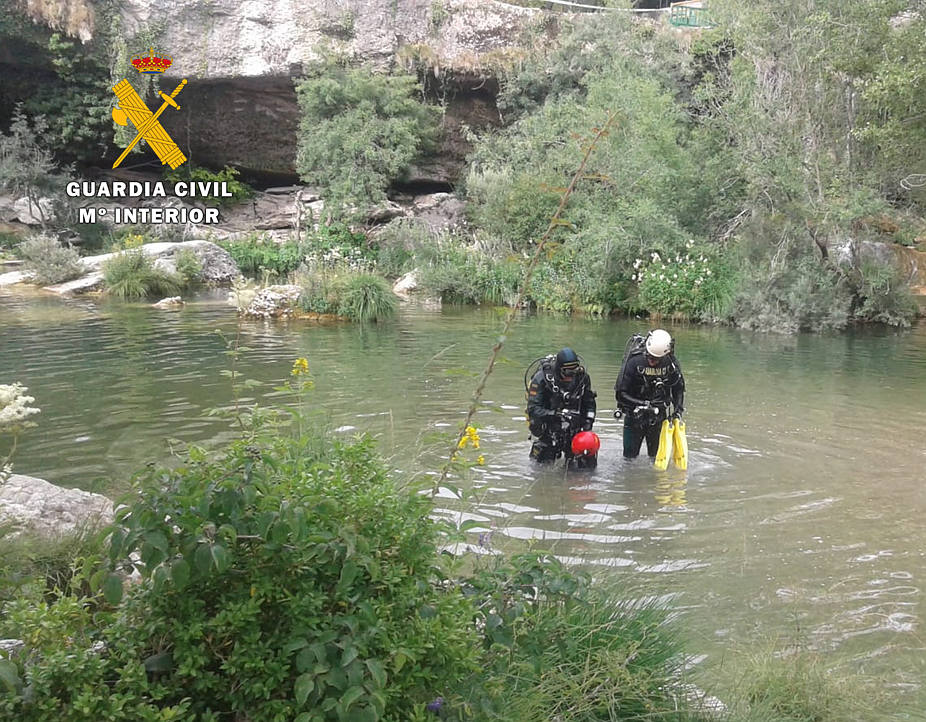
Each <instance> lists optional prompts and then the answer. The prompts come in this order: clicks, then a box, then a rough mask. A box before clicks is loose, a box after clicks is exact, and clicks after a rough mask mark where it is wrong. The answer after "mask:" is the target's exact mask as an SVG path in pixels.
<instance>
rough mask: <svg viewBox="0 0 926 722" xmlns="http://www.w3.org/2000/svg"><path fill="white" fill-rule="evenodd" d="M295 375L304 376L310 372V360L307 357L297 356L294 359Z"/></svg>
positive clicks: (293, 373) (293, 371)
mask: <svg viewBox="0 0 926 722" xmlns="http://www.w3.org/2000/svg"><path fill="white" fill-rule="evenodd" d="M291 373H292V375H293V376H302V375H303V374H307V373H309V361H308V359H306V358H297V359H296V360H295V361H293V370H292V372H291Z"/></svg>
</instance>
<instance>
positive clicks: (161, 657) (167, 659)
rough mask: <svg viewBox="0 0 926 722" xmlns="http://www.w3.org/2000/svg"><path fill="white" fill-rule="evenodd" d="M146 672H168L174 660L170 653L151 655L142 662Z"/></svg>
mask: <svg viewBox="0 0 926 722" xmlns="http://www.w3.org/2000/svg"><path fill="white" fill-rule="evenodd" d="M143 664H144V665H145V671H146V672H170V671H171V670H172V669H173V668H174V658H173V655H171V653H170V652H161V653H160V654H152V655H151V656H150V657H148V658H147V659H145V661H144V662H143Z"/></svg>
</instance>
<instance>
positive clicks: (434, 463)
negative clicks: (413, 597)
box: [0, 292, 926, 718]
mask: <svg viewBox="0 0 926 722" xmlns="http://www.w3.org/2000/svg"><path fill="white" fill-rule="evenodd" d="M502 321H503V312H499V311H497V310H490V309H468V308H467V309H455V308H445V309H443V310H442V311H441V310H430V309H425V308H417V307H409V308H404V309H403V310H402V311H401V313H400V316H399V318H398V319H397V320H396V321H394V322H391V323H388V324H383V325H379V326H375V325H374V326H368V327H365V328H360V327H357V326H354V325H347V324H343V325H318V324H314V323H308V322H298V323H297V322H290V323H288V324H287V323H267V324H265V323H262V322H245V323H243V324H242V326H241V327H240V340H241V343H242V344H244V345H247V346H249V347H251V348H252V349H253V350H251V351H249V352H247V353H245V354H243V356H242V359H241V361H240V370H241V371H242V373H243V375H244V376H245V377H248V378H254V379H258V380H260V381H262V382H264V385H263V386H262V387H261V388H259V389H257V391H256V392H255V395H256V396H257V397H259V398H262V399H266V402H268V403H269V402H271V401H272V400H273V397H274V392H273V391H272V387H273V386H275V385H279V384H280V383H281V382H282V381H283V380H285V379H286V378H287V377H288V374H289V370H290V368H291V365H292V362H293V360H294V359H295V358H297V357H299V356H305V357H307V358H308V360H309V364H310V367H311V369H312V372H313V374H314V377H315V381H316V389H315V391H314V392H312V395H311V397H310V399H311V403H312V404H313V405H314V406H316V407H318V408H322V409H324V411H325V412H326V414H327V416H328V418H329V420H330V425H331V427H332V428H333V429H335V433H338V434H345V435H350V434H355V433H358V432H368V433H370V434H372V435H373V436H375V437H376V438H377V439H378V440H379V443H380V448H381V450H382V453H383V455H384V456H385V457H386V458H387V461H388V464H389V467H390V468H392V469H395V470H396V473H397V474H399V475H403V476H405V477H407V476H410V475H411V474H422V473H434V472H435V470H436V469H438V468H439V467H440V464H441V463H442V461H443V459H444V457H445V455H446V453H447V447H446V443H444V444H441V443H440V442H438V441H437V440H436V438H435V432H439V431H445V432H450V431H453V430H455V429H456V428H457V425H458V423H459V422H460V421H461V419H462V417H463V414H464V413H465V410H466V407H467V405H468V403H469V399H470V397H471V394H472V391H473V388H474V386H475V383H476V376H477V375H478V373H479V372H481V371H482V369H483V367H484V366H485V364H486V361H487V359H488V354H489V350H490V348H491V346H492V344H493V343H494V342H495V340H496V338H497V335H498V333H499V331H500V328H501V325H502ZM645 327H646V325H645V322H642V321H639V322H638V321H633V320H626V319H623V320H584V319H573V318H560V317H551V316H532V315H525V316H524V317H523V318H521V319H519V320H518V322H517V324H516V326H515V328H514V331H513V333H512V334H511V337H510V338H509V339H508V343H507V344H506V346H505V348H504V350H503V352H502V356H503V359H502V361H501V362H500V363H499V365H498V366H497V367H496V370H495V372H494V373H493V375H492V377H491V378H490V380H489V382H488V385H487V387H486V391H485V395H484V399H485V402H486V406H485V407H484V409H483V410H482V411H481V412H480V413H479V414H478V415H477V417H476V420H477V425H478V427H479V433H480V436H481V439H482V442H481V449H480V451H481V452H482V453H483V454H484V456H485V466H483V467H477V468H475V469H474V470H473V472H472V475H473V478H472V479H471V480H470V481H469V482H468V483H471V484H472V486H473V487H474V488H475V490H476V494H475V500H474V501H471V502H468V503H466V504H465V505H461V504H460V503H459V502H458V501H457V500H456V499H454V498H453V497H452V494H450V493H449V492H446V491H445V492H442V493H441V494H440V495H439V498H438V499H437V508H436V510H435V513H436V514H438V515H445V516H448V517H452V518H454V519H459V518H461V513H462V518H473V519H476V520H477V521H479V522H480V523H481V524H483V525H484V527H483V528H484V529H486V530H491V532H492V533H491V542H490V543H491V545H492V546H493V547H496V548H506V547H512V546H522V545H523V543H524V542H523V541H521V540H527V539H539V540H543V541H542V542H541V543H542V545H543V546H544V547H546V548H550V549H552V550H553V551H554V552H555V553H556V554H557V555H559V556H560V557H561V558H562V559H564V560H567V561H570V562H575V563H581V564H585V565H589V568H591V569H592V570H593V571H594V572H595V573H596V574H599V575H608V574H612V575H617V574H625V573H629V572H632V573H634V574H635V578H636V579H638V580H640V579H642V580H644V581H645V582H646V584H647V587H648V588H650V589H651V590H652V592H653V593H654V594H656V595H659V596H664V597H665V598H666V599H667V600H670V603H671V604H672V605H673V606H674V607H675V608H677V609H679V610H680V616H681V619H682V627H683V628H684V629H685V630H686V632H687V633H688V637H689V640H688V646H689V649H690V651H691V652H692V654H695V655H704V658H705V660H706V661H705V663H706V664H707V665H710V664H719V663H721V662H722V661H723V660H724V655H725V653H726V652H727V651H729V650H731V649H733V648H739V649H741V650H742V649H743V648H748V647H749V646H750V645H751V644H760V643H763V642H764V641H765V640H768V639H769V638H778V639H779V641H780V643H779V646H782V645H783V644H784V642H783V641H782V640H787V641H789V642H794V643H800V644H804V645H808V646H810V647H812V648H814V649H818V650H823V651H834V650H836V651H838V652H839V653H840V654H839V657H840V659H850V660H852V663H853V665H854V666H855V667H856V669H859V670H861V671H863V672H865V673H868V674H874V675H880V676H882V677H883V679H884V682H885V685H886V686H887V687H888V689H890V690H891V691H892V695H891V696H892V697H895V698H896V699H897V700H898V701H900V700H904V701H905V703H910V702H912V703H913V705H914V706H915V707H920V708H926V690H923V689H922V688H921V680H923V679H924V678H926V674H924V673H926V654H924V647H926V644H924V640H923V637H922V621H923V617H924V615H926V609H924V606H923V602H924V591H923V584H924V581H923V579H924V574H926V561H924V550H926V488H924V482H926V444H924V442H923V434H924V432H926V326H924V325H923V324H920V325H919V326H917V327H914V328H913V329H912V330H908V331H893V330H884V329H877V330H865V331H858V332H854V333H850V334H847V335H834V336H816V335H800V336H796V337H782V336H768V335H758V334H751V333H745V332H740V331H736V330H731V329H723V328H708V327H699V326H671V325H670V326H668V328H669V330H670V331H672V333H673V334H674V335H675V336H676V338H677V351H678V357H679V360H680V362H681V364H682V367H683V369H684V372H685V376H686V379H687V383H688V394H687V396H686V402H687V403H686V406H687V413H686V421H687V424H688V441H689V448H690V462H689V468H688V471H687V473H685V472H681V471H678V470H675V469H673V468H672V467H671V466H670V469H669V470H668V471H666V472H657V471H655V470H654V469H653V468H652V467H651V466H650V465H649V464H648V463H647V462H646V461H643V460H638V461H634V462H627V461H624V460H623V459H622V458H621V455H620V452H621V441H620V439H621V428H620V425H619V423H618V422H616V421H614V419H613V418H612V417H611V411H612V410H613V408H614V396H613V391H612V388H613V384H614V379H615V377H616V375H617V371H618V366H619V363H620V354H621V352H622V350H623V346H624V342H625V340H626V338H627V336H628V335H629V334H630V333H631V332H632V331H634V330H643V329H645ZM236 328H237V320H236V317H235V315H234V312H233V311H232V309H231V308H229V307H228V306H227V305H225V303H224V299H223V298H222V297H220V296H219V295H215V296H209V295H204V296H202V297H200V298H199V299H198V300H197V301H195V302H193V303H189V304H187V306H186V307H184V308H183V309H181V310H178V311H162V310H156V309H152V308H150V307H149V306H147V305H125V304H116V303H112V304H108V303H105V302H100V301H93V300H87V299H71V300H61V299H52V298H46V297H21V296H15V295H4V294H3V292H0V383H10V382H13V381H20V382H22V383H24V384H26V385H27V386H28V387H29V389H30V394H32V395H34V396H35V398H36V402H35V405H37V406H39V407H40V408H41V409H42V413H41V414H40V415H39V416H38V417H36V419H37V421H38V424H39V426H38V428H36V429H34V430H31V431H29V432H28V433H27V434H26V435H25V436H24V437H23V438H22V440H21V443H20V447H19V450H18V452H17V456H16V459H15V467H16V471H18V472H19V473H24V474H31V475H34V476H39V477H42V478H45V479H48V480H49V481H52V482H55V483H59V484H62V485H66V486H76V487H81V488H85V489H92V490H98V491H104V492H105V491H109V490H112V489H116V488H124V487H125V485H126V480H127V479H128V478H129V477H130V475H131V473H132V472H133V471H134V470H136V469H137V468H139V467H140V466H142V465H143V464H144V463H145V462H147V461H150V460H161V459H164V458H166V457H167V455H168V445H167V442H166V440H167V439H168V438H176V439H181V440H183V441H197V442H204V441H207V440H215V439H218V438H223V437H225V436H227V435H228V434H229V431H228V426H227V421H223V420H220V419H217V418H215V417H211V416H207V415H206V414H205V413H204V411H205V410H206V409H209V408H213V407H218V406H224V405H228V404H229V403H230V402H231V398H232V394H231V389H230V385H229V381H228V379H227V378H226V377H224V376H223V375H222V374H221V373H220V371H221V370H223V369H227V368H229V360H228V357H227V356H226V355H225V354H223V353H222V352H223V351H224V350H225V345H224V342H223V340H222V339H221V338H220V337H219V336H218V335H217V334H215V333H214V331H215V330H216V329H221V330H222V331H223V332H224V333H226V334H227V335H229V336H234V335H235V332H236ZM563 345H571V346H573V347H574V348H575V349H576V350H577V351H578V352H579V353H580V354H581V355H582V356H583V358H584V360H585V362H586V365H587V367H588V369H589V372H590V375H591V378H592V381H593V386H594V388H595V390H596V391H597V392H598V405H599V421H598V423H597V424H596V427H595V430H596V431H597V432H598V433H599V435H600V436H601V438H602V450H601V457H600V463H599V466H598V468H597V470H595V472H593V473H592V474H590V475H589V474H586V475H583V474H582V473H574V474H573V473H572V472H570V474H569V475H566V474H564V472H563V470H562V467H561V466H557V467H556V468H554V469H551V470H543V471H538V470H537V469H535V468H533V467H532V466H531V465H530V464H529V463H528V461H527V453H528V450H529V447H530V443H529V441H528V437H527V431H526V426H525V423H524V420H523V408H524V390H523V381H522V377H523V373H524V368H525V367H526V365H527V364H528V363H529V362H530V361H531V360H532V359H534V358H536V357H537V356H540V355H542V354H544V353H547V352H550V351H555V350H556V349H557V348H559V347H560V346H563ZM474 539H475V537H474ZM894 693H896V694H894ZM886 714H887V711H886ZM886 718H887V717H886Z"/></svg>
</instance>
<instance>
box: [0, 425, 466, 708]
mask: <svg viewBox="0 0 926 722" xmlns="http://www.w3.org/2000/svg"><path fill="white" fill-rule="evenodd" d="M139 483H140V486H139V492H140V496H139V497H138V499H137V500H136V501H135V502H134V503H132V505H131V506H130V507H127V508H125V509H123V511H122V513H121V514H120V518H119V523H118V527H117V530H116V531H115V533H114V535H113V541H112V547H111V559H112V560H113V562H114V563H121V562H123V560H125V559H126V558H127V555H128V554H129V553H131V552H132V551H138V552H140V554H141V561H142V562H143V564H144V566H143V568H142V573H143V576H144V581H143V582H142V583H141V584H140V585H138V586H137V587H135V588H133V589H130V591H129V593H128V595H127V598H126V599H125V600H124V602H123V603H122V606H121V608H120V609H119V610H118V614H117V616H116V619H115V621H114V623H113V624H112V625H111V626H110V627H108V628H107V629H106V630H105V638H106V640H107V645H108V653H107V654H108V656H106V655H104V656H103V657H99V656H97V657H96V659H91V658H90V657H89V656H88V655H86V654H83V653H80V654H77V656H74V657H72V658H71V659H70V660H69V658H68V657H67V656H65V655H56V654H51V655H49V656H47V657H46V658H45V660H44V662H43V664H42V665H40V666H39V667H38V668H33V669H32V672H31V675H30V681H31V684H32V685H33V688H34V690H35V691H34V696H33V701H32V702H26V701H25V700H23V699H22V698H21V697H20V701H19V702H15V703H13V704H12V706H10V701H9V699H7V700H6V704H7V707H6V708H4V707H2V706H0V712H3V711H8V712H13V713H15V714H16V718H17V719H21V720H39V719H61V720H71V719H75V720H76V719H87V718H89V717H87V716H86V714H88V713H91V712H92V714H91V715H90V716H91V717H92V718H93V719H161V717H154V716H141V713H140V712H139V710H141V709H149V707H148V706H149V705H151V706H152V707H151V708H153V707H154V706H156V707H157V708H161V709H163V708H170V709H173V710H180V711H182V712H183V714H182V715H181V716H182V718H183V719H198V720H213V719H243V718H245V717H246V718H247V719H248V720H252V721H253V722H260V721H262V720H283V719H285V720H292V719H299V720H300V722H303V721H308V720H348V719H350V720H361V721H362V720H397V721H398V720H406V719H409V718H410V716H411V713H412V710H414V709H415V708H416V707H419V708H421V709H423V706H424V704H425V703H427V702H428V701H430V700H432V699H433V698H434V697H435V696H436V695H438V694H441V693H443V694H446V690H447V689H448V687H449V685H451V684H452V683H453V682H454V681H455V680H457V679H460V678H461V677H463V676H466V675H467V674H468V673H469V672H470V671H471V670H472V669H473V663H474V660H475V656H476V653H477V649H478V645H477V644H476V638H475V630H474V629H473V627H472V621H471V617H470V615H469V614H467V610H468V609H469V605H468V602H467V601H466V599H465V598H464V597H463V596H462V594H461V593H460V592H459V591H458V590H457V589H456V588H454V587H452V586H449V587H448V586H441V585H440V581H441V576H440V574H439V573H438V572H437V571H436V568H435V565H436V563H437V561H438V556H437V551H436V548H435V540H436V538H437V537H436V533H435V527H434V523H433V522H432V521H430V520H429V519H428V517H427V514H426V512H427V505H428V502H427V500H426V499H424V498H422V497H420V496H418V495H406V494H397V493H396V491H395V489H394V487H393V486H392V484H391V483H390V482H389V481H388V479H387V478H386V476H385V474H384V472H383V469H382V467H381V466H380V464H379V462H378V461H377V460H376V459H375V458H374V457H373V452H372V446H371V443H370V442H368V441H361V442H358V443H355V444H340V443H330V444H329V443H324V444H319V443H318V439H314V440H313V441H310V440H309V439H301V440H293V439H292V438H281V437H279V436H276V437H273V438H264V437H260V438H251V439H249V440H247V441H240V442H237V443H234V444H232V445H231V446H230V448H229V449H228V450H227V451H226V452H224V453H222V454H220V455H219V456H218V457H217V458H215V459H212V460H210V459H207V458H205V456H204V455H203V454H201V453H199V452H197V451H196V450H195V449H194V450H193V452H192V454H191V457H190V460H189V463H188V464H187V465H186V466H184V467H181V468H179V469H176V470H173V471H166V470H158V471H155V470H151V471H149V472H148V473H146V474H145V475H144V477H143V478H141V479H140V482H139ZM103 586H104V590H105V591H106V592H107V594H108V596H109V598H110V600H111V601H112V602H116V600H117V597H118V592H119V583H118V577H116V576H110V577H109V578H108V579H107V580H106V583H105V584H104V585H103ZM83 641H86V635H84V636H83ZM71 652H72V653H73V652H74V650H73V649H72V650H71ZM77 664H79V665H80V668H79V669H80V671H79V673H78V674H77V675H76V677H75V681H74V683H73V684H66V683H64V680H65V679H66V677H67V676H68V674H70V673H71V672H77V670H76V669H73V668H72V667H73V665H77ZM104 679H107V680H108V679H115V680H118V681H116V682H115V683H114V684H113V687H114V689H113V690H112V691H110V690H109V689H107V685H106V684H104V683H103V680H104ZM104 692H105V693H106V694H104ZM120 692H124V693H125V694H126V695H128V697H127V699H128V698H131V700H132V704H133V705H135V707H129V706H127V707H126V709H125V711H124V712H121V711H119V710H118V709H115V705H116V702H115V701H114V699H113V698H114V697H115V698H117V699H118V697H119V694H120ZM123 702H126V700H123ZM0 704H2V703H0ZM129 709H131V710H132V711H131V713H129ZM145 714H146V715H147V714H148V713H147V712H146V713H145ZM178 714H179V713H178ZM164 718H165V719H169V718H170V717H164Z"/></svg>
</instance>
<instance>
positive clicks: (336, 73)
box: [296, 63, 439, 220]
mask: <svg viewBox="0 0 926 722" xmlns="http://www.w3.org/2000/svg"><path fill="white" fill-rule="evenodd" d="M417 85H418V81H417V79H416V78H415V77H414V76H410V75H380V74H374V73H373V72H371V71H370V70H368V69H365V68H357V67H347V66H344V65H339V64H336V63H327V64H325V65H322V66H319V67H318V68H316V70H315V71H314V72H313V73H312V74H310V75H309V76H308V77H307V78H305V79H304V80H303V81H302V82H301V83H300V84H299V85H298V86H297V88H296V92H297V94H298V98H299V107H300V109H301V111H302V118H301V120H300V124H299V138H298V151H297V156H296V169H297V171H298V172H299V175H300V177H301V178H302V179H303V180H304V181H305V182H306V183H309V184H310V185H313V186H316V187H318V188H319V189H320V190H321V192H322V194H323V195H324V197H325V204H326V209H327V213H328V217H329V220H330V219H332V218H334V217H337V216H340V215H343V214H346V213H349V212H350V211H349V210H348V209H349V207H350V206H357V205H368V204H373V203H376V202H379V201H381V200H383V199H384V198H385V197H386V190H387V189H388V187H389V185H390V184H391V183H392V182H394V181H396V180H399V179H400V178H401V177H402V175H403V174H404V173H405V172H406V171H407V170H408V167H409V165H410V164H411V163H412V161H413V160H414V159H415V158H416V157H417V156H418V155H419V154H420V153H421V152H422V151H423V150H425V149H426V148H427V147H428V146H429V145H430V144H431V143H432V142H433V140H434V138H435V135H436V131H437V118H438V115H439V111H438V110H437V109H436V108H434V107H430V106H427V105H425V104H424V103H422V102H421V101H420V100H419V99H418V98H416V94H417V92H418V90H417Z"/></svg>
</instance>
